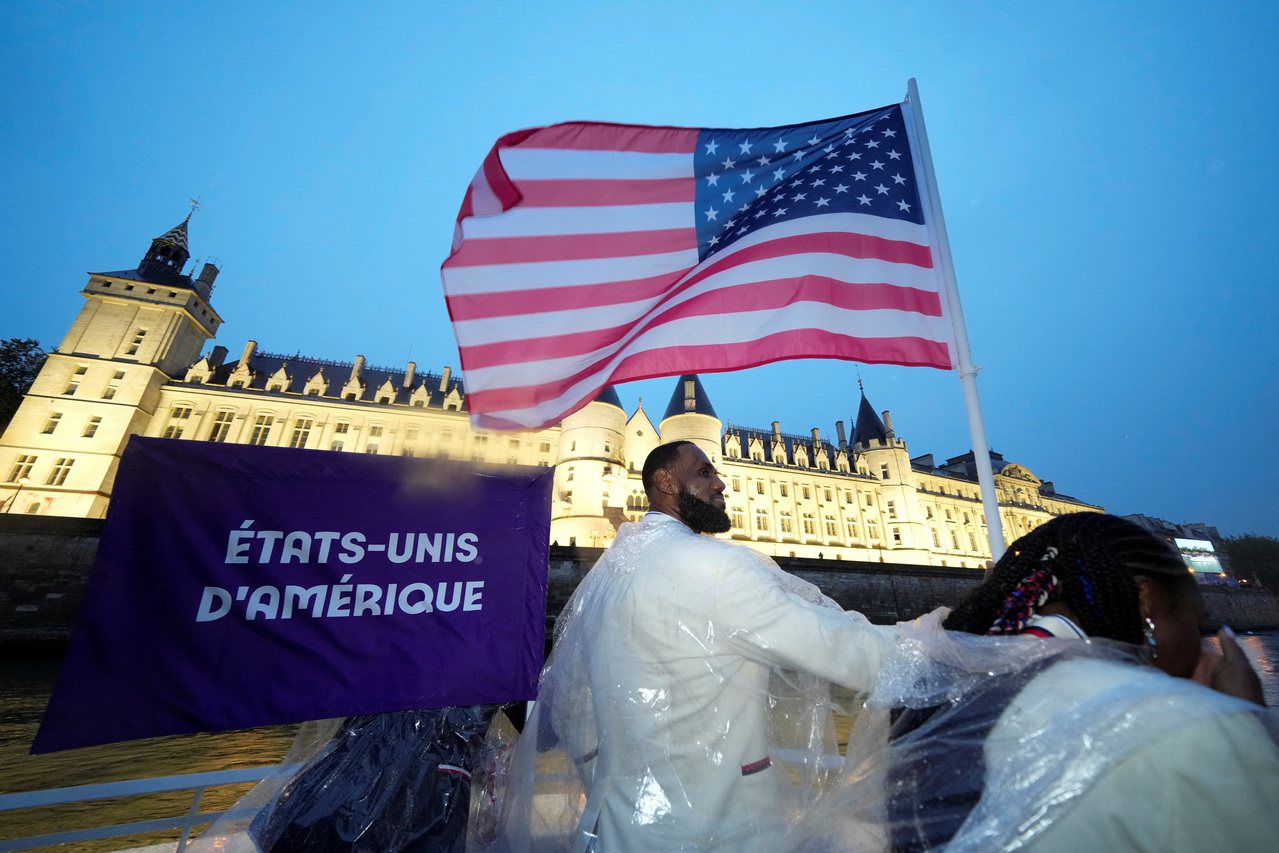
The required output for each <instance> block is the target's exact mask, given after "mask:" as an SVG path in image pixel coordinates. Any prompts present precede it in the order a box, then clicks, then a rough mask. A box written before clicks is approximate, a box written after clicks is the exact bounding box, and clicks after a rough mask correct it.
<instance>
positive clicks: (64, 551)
mask: <svg viewBox="0 0 1279 853" xmlns="http://www.w3.org/2000/svg"><path fill="white" fill-rule="evenodd" d="M102 524H103V522H102V521H101V520H99V519H78V518H54V517H47V516H27V515H4V514H0V650H4V651H7V652H10V653H12V652H15V651H16V652H21V651H22V650H24V649H28V648H30V647H32V646H46V647H50V646H51V647H55V648H56V647H58V646H60V645H62V644H65V642H66V641H67V639H68V638H69V636H70V634H71V627H72V625H73V624H74V622H75V615H76V612H77V611H78V610H79V608H80V603H81V601H82V600H83V599H84V588H85V584H86V582H87V580H88V576H89V570H90V569H91V568H92V565H93V559H94V556H95V554H96V553H97V548H98V539H99V537H100V536H101V532H102ZM602 553H603V550H602V549H599V548H578V547H573V546H552V548H551V552H550V560H549V566H548V569H549V574H548V592H547V603H546V604H547V606H546V614H547V627H548V635H547V639H548V641H549V639H550V634H549V629H550V627H551V625H552V624H553V623H554V620H555V617H556V616H558V615H559V613H560V611H561V610H562V609H563V608H564V604H565V603H566V602H567V601H568V598H569V596H570V595H572V593H573V590H574V589H576V588H577V585H578V583H579V582H580V581H581V580H582V578H583V577H585V576H586V573H587V572H588V571H589V570H590V568H591V566H593V565H594V564H595V561H596V560H597V559H599V557H600V555H601V554H602ZM777 562H778V564H779V565H781V567H782V568H783V569H785V570H786V571H788V572H791V573H792V574H794V575H796V576H798V577H801V578H803V579H804V580H806V581H809V582H810V583H813V584H815V585H816V586H818V587H819V588H820V589H821V590H822V591H823V592H824V593H826V594H827V595H829V596H830V597H831V598H833V599H834V600H835V601H836V602H838V604H839V605H840V606H841V607H843V608H845V609H852V610H858V611H861V612H862V613H865V614H866V616H867V617H868V618H869V619H870V620H871V621H872V622H876V623H879V624H891V623H893V622H899V621H904V620H908V619H914V618H915V617H917V616H920V615H922V614H924V613H927V612H928V611H930V610H932V609H934V608H936V607H939V606H943V605H944V606H953V605H954V604H955V603H957V602H958V601H959V600H960V599H962V598H963V597H964V595H965V594H967V592H968V591H969V590H970V589H972V588H973V587H974V586H976V585H977V583H979V582H980V580H981V574H980V573H979V572H977V571H974V570H972V569H944V568H932V567H928V566H908V565H902V564H894V563H853V562H847V561H833V560H813V559H804V558H795V557H792V558H786V557H781V558H778V561H777ZM1204 602H1205V605H1206V608H1207V611H1208V616H1209V621H1210V622H1211V623H1212V625H1213V626H1217V625H1223V624H1228V625H1231V626H1232V627H1234V628H1235V629H1236V630H1241V631H1259V630H1270V629H1276V628H1279V599H1276V597H1275V596H1274V595H1272V594H1271V593H1269V592H1267V591H1265V590H1242V589H1225V588H1212V587H1208V588H1205V589H1204Z"/></svg>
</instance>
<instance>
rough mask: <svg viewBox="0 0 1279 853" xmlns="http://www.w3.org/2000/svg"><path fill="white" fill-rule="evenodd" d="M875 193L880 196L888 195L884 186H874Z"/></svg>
mask: <svg viewBox="0 0 1279 853" xmlns="http://www.w3.org/2000/svg"><path fill="white" fill-rule="evenodd" d="M875 192H877V193H879V194H880V195H888V187H886V186H884V185H883V184H877V185H876V186H875Z"/></svg>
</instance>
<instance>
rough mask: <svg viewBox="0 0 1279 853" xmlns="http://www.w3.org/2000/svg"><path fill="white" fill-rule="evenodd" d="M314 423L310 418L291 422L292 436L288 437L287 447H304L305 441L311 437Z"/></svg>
mask: <svg viewBox="0 0 1279 853" xmlns="http://www.w3.org/2000/svg"><path fill="white" fill-rule="evenodd" d="M314 425H315V421H314V420H312V419H311V418H298V419H297V420H296V421H294V422H293V435H291V436H289V447H306V440H307V439H308V438H309V437H310V436H311V427H312V426H314Z"/></svg>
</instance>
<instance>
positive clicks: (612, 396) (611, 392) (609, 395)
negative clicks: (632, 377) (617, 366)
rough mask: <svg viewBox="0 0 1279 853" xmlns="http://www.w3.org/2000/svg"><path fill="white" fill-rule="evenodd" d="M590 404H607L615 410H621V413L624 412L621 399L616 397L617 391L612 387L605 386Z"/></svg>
mask: <svg viewBox="0 0 1279 853" xmlns="http://www.w3.org/2000/svg"><path fill="white" fill-rule="evenodd" d="M591 402H592V403H607V404H608V405H610V406H617V408H619V409H621V410H622V411H623V412H625V411H626V409H625V407H623V406H622V398H621V397H619V396H617V389H616V388H614V387H613V386H612V385H605V386H604V387H603V388H601V389H600V392H599V393H598V394H596V395H595V399H594V400H592V401H591Z"/></svg>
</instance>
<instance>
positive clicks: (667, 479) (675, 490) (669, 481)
mask: <svg viewBox="0 0 1279 853" xmlns="http://www.w3.org/2000/svg"><path fill="white" fill-rule="evenodd" d="M653 485H655V486H657V490H658V491H659V492H662V493H664V494H668V495H677V494H679V484H678V483H676V482H675V475H674V474H672V473H671V472H670V469H668V468H658V469H657V471H655V472H654V473H653Z"/></svg>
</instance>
